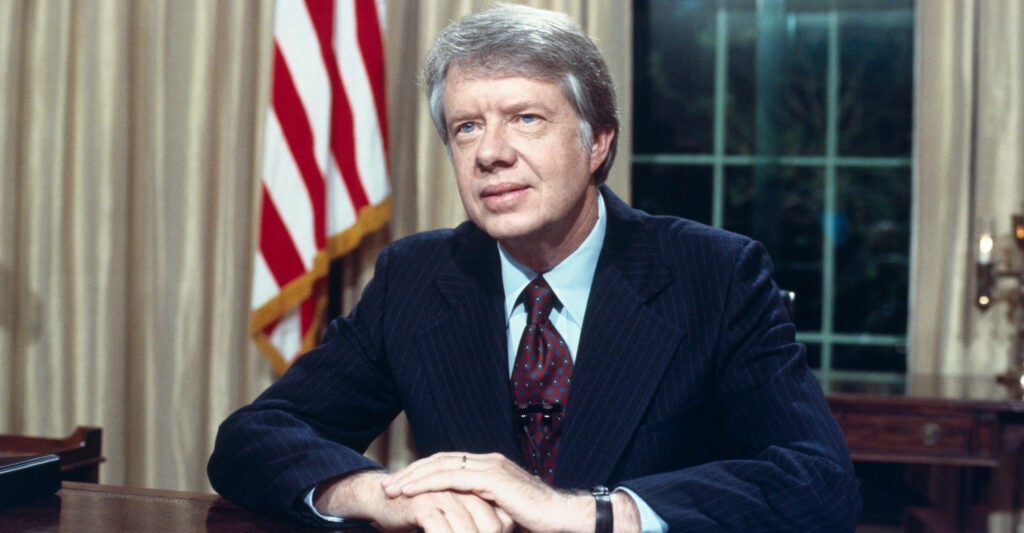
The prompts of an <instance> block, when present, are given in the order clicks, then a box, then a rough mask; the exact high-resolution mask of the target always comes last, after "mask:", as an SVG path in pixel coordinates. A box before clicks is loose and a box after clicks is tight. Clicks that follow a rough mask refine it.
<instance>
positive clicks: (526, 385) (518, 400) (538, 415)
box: [511, 276, 572, 484]
mask: <svg viewBox="0 0 1024 533" xmlns="http://www.w3.org/2000/svg"><path fill="white" fill-rule="evenodd" d="M522 299H523V303H524V305H525V306H526V329H524V330H523V337H522V339H521V340H520V341H519V350H518V351H517V352H516V361H515V366H514V367H513V368H512V382H511V387H512V398H513V399H514V401H515V405H514V407H515V409H516V415H517V418H518V420H519V423H520V425H521V426H522V428H523V434H522V435H521V438H520V445H521V447H522V450H523V457H524V458H525V459H526V464H527V466H529V468H530V470H531V472H532V473H533V474H535V475H538V476H540V477H541V479H543V480H544V481H545V482H547V483H549V484H550V483H551V482H553V481H554V479H555V458H557V457H558V438H559V436H560V435H561V433H562V423H563V419H564V416H565V415H564V413H563V409H564V408H565V405H566V401H567V400H568V399H569V385H570V384H571V383H572V357H571V356H570V354H569V347H568V346H566V344H565V339H563V338H562V336H561V335H559V334H558V331H557V330H555V326H554V324H552V323H551V319H550V318H549V315H550V314H551V309H552V308H553V307H554V305H555V295H554V293H553V292H551V286H549V285H548V282H547V281H544V278H543V277H542V276H538V277H537V278H535V279H534V280H533V281H531V282H530V284H529V285H528V286H527V287H526V289H525V290H523V295H522Z"/></svg>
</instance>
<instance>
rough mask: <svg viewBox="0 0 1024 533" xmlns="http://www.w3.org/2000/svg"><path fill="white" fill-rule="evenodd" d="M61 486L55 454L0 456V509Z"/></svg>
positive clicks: (51, 492) (40, 495) (41, 496)
mask: <svg viewBox="0 0 1024 533" xmlns="http://www.w3.org/2000/svg"><path fill="white" fill-rule="evenodd" d="M59 489H60V458H59V457H58V456H57V455H56V454H52V453H51V454H47V455H29V456H18V457H0V509H4V508H7V507H12V506H14V505H18V504H21V503H27V502H30V501H33V500H36V499H38V498H43V497H46V496H49V495H51V494H53V493H55V492H57V491H58V490H59Z"/></svg>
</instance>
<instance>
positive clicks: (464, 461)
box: [462, 455, 466, 470]
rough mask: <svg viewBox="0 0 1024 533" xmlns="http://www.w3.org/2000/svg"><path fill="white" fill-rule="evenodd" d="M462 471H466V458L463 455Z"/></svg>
mask: <svg viewBox="0 0 1024 533" xmlns="http://www.w3.org/2000/svg"><path fill="white" fill-rule="evenodd" d="M462 469H463V470H465V469H466V456H465V455H463V456H462Z"/></svg>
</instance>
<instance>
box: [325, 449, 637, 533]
mask: <svg viewBox="0 0 1024 533" xmlns="http://www.w3.org/2000/svg"><path fill="white" fill-rule="evenodd" d="M625 497H626V498H627V499H628V496H625ZM630 505H632V503H631V502H630ZM316 506H317V508H318V509H319V510H321V512H325V511H326V512H327V513H329V514H334V515H336V516H346V517H350V518H365V519H369V520H372V521H373V523H374V525H375V526H376V527H378V528H380V529H383V530H385V531H409V530H414V529H417V528H419V529H422V530H423V531H425V532H426V533H435V532H444V533H448V532H451V533H463V532H470V533H472V532H492V531H493V532H499V531H500V532H512V531H535V532H548V531H581V532H590V531H593V530H594V512H595V505H594V498H593V497H592V496H591V495H590V494H589V493H588V492H582V491H580V492H575V493H573V492H566V491H561V490H557V489H554V488H552V487H550V486H548V485H547V484H545V483H544V482H543V481H541V480H540V479H539V478H538V477H536V476H533V475H531V474H529V473H528V472H526V471H525V470H523V469H522V468H520V467H519V466H518V465H516V464H515V463H513V462H512V461H510V460H508V459H507V458H506V457H505V456H503V455H501V454H496V453H492V454H485V455H480V454H467V453H461V452H445V453H438V454H435V455H431V456H430V457H426V458H423V459H420V460H419V461H416V462H414V463H412V464H410V465H409V466H407V467H405V468H403V469H401V470H399V471H397V472H394V473H391V474H388V473H384V472H377V471H368V472H362V473H358V474H354V475H352V476H349V477H347V478H342V479H341V480H340V481H338V482H336V483H335V484H334V485H333V486H331V487H329V488H328V489H327V490H325V491H324V493H323V494H322V495H320V496H318V497H317V501H316ZM634 512H635V511H634ZM617 529H618V528H617Z"/></svg>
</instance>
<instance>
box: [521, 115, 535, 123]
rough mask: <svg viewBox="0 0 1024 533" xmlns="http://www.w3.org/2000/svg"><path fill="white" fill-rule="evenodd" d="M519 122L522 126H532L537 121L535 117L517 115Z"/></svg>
mask: <svg viewBox="0 0 1024 533" xmlns="http://www.w3.org/2000/svg"><path fill="white" fill-rule="evenodd" d="M519 120H520V121H521V122H522V123H523V124H532V123H534V122H536V121H537V115H519Z"/></svg>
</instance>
